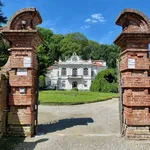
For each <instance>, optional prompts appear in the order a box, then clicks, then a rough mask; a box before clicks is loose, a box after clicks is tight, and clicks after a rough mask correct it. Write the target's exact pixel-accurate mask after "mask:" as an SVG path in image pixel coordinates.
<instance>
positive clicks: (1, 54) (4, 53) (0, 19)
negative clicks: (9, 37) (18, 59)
mask: <svg viewBox="0 0 150 150" xmlns="http://www.w3.org/2000/svg"><path fill="white" fill-rule="evenodd" d="M2 6H3V3H2V2H1V1H0V27H2V25H3V24H5V23H6V22H7V17H5V16H4V15H3V13H2ZM8 46H9V44H8V42H7V41H6V40H4V39H3V37H2V35H0V67H2V66H3V65H4V64H5V63H6V62H7V59H8Z"/></svg>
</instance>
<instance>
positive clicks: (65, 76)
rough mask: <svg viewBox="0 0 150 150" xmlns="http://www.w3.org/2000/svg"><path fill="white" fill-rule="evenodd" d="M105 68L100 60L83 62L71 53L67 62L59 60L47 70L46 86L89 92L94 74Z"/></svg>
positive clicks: (104, 63)
mask: <svg viewBox="0 0 150 150" xmlns="http://www.w3.org/2000/svg"><path fill="white" fill-rule="evenodd" d="M106 68H107V66H106V62H104V61H102V60H94V61H92V60H91V59H89V60H83V59H81V58H80V57H79V56H78V55H76V53H73V55H72V56H71V57H70V58H69V59H68V60H66V61H61V60H59V61H58V62H55V64H53V65H52V66H50V67H49V68H48V71H47V74H46V75H45V80H46V86H47V87H48V88H52V89H60V90H71V89H73V88H77V89H79V90H89V89H90V86H91V82H92V81H93V80H94V78H95V76H96V74H97V73H98V72H100V71H102V70H104V69H106Z"/></svg>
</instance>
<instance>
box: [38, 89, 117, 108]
mask: <svg viewBox="0 0 150 150" xmlns="http://www.w3.org/2000/svg"><path fill="white" fill-rule="evenodd" d="M115 97H119V95H118V94H116V93H100V92H83V91H40V92H39V101H40V104H49V105H52V104H55V105H75V104H84V103H92V102H99V101H104V100H108V99H111V98H115Z"/></svg>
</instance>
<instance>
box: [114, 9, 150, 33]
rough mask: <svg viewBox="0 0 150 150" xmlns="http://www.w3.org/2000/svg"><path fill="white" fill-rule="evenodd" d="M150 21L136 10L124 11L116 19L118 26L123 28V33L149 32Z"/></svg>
mask: <svg viewBox="0 0 150 150" xmlns="http://www.w3.org/2000/svg"><path fill="white" fill-rule="evenodd" d="M149 22H150V21H149V19H148V18H147V17H146V16H145V15H144V14H143V13H141V12H139V11H137V10H134V9H124V10H123V11H122V12H121V13H120V14H119V16H118V17H117V19H116V24H117V25H119V26H122V30H123V32H148V31H149V30H150V24H149Z"/></svg>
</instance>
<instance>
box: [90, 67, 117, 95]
mask: <svg viewBox="0 0 150 150" xmlns="http://www.w3.org/2000/svg"><path fill="white" fill-rule="evenodd" d="M90 90H91V91H93V92H114V93H116V92H117V91H118V84H117V75H116V72H115V70H114V69H106V70H103V71H101V72H99V73H98V74H97V75H96V77H95V79H94V81H93V82H92V84H91V87H90Z"/></svg>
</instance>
